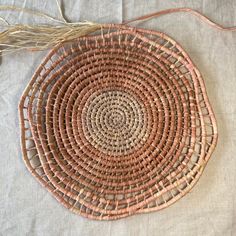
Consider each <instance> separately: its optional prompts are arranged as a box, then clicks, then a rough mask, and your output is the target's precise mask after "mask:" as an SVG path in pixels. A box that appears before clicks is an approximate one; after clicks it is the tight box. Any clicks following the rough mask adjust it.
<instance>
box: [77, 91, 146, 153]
mask: <svg viewBox="0 0 236 236" xmlns="http://www.w3.org/2000/svg"><path fill="white" fill-rule="evenodd" d="M80 119H81V126H82V129H83V132H84V133H85V137H86V139H87V140H88V142H90V143H91V145H92V146H93V147H96V148H97V149H98V150H99V151H101V152H103V153H105V154H108V155H126V154H128V153H130V152H133V151H135V150H137V147H140V146H141V145H143V143H144V142H145V135H146V123H147V121H146V115H145V109H144V105H143V104H142V103H141V104H140V103H139V101H138V100H137V99H136V98H135V97H134V96H132V95H131V94H129V93H127V92H124V91H122V87H120V88H113V89H108V90H105V91H104V90H103V91H101V92H100V91H99V92H95V94H92V95H91V96H90V97H89V98H88V100H87V101H86V103H85V106H84V108H82V114H81V117H80Z"/></svg>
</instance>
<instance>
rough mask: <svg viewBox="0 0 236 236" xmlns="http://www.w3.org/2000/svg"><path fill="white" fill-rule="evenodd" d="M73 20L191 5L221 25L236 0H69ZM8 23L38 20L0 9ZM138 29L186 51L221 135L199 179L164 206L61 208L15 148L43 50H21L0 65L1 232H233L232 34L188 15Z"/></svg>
mask: <svg viewBox="0 0 236 236" xmlns="http://www.w3.org/2000/svg"><path fill="white" fill-rule="evenodd" d="M0 4H1V5H3V4H6V5H12V4H15V5H17V6H21V7H29V8H33V9H38V10H43V11H45V12H48V13H50V14H53V15H55V16H59V13H58V10H57V7H56V2H55V1H46V0H44V1H42V0H40V1H29V0H28V1H26V0H25V1H23V0H18V1H16V0H15V1H13V0H12V1H11V0H0ZM64 5H65V15H66V16H67V18H68V19H70V20H71V21H78V20H85V19H86V20H91V21H97V22H101V23H105V22H106V23H109V22H114V23H121V22H122V20H128V19H133V18H135V17H138V16H141V15H144V14H147V13H150V12H154V11H159V10H163V9H167V8H175V7H191V8H193V9H196V10H198V11H200V12H202V13H204V14H205V15H207V16H208V17H210V18H211V19H212V20H215V21H217V22H219V23H221V24H223V25H228V26H231V25H236V1H234V0H228V1H222V0H215V1H204V0H197V1H196V0H188V1H185V0H179V1H177V0H173V1H161V0H158V1H154V0H148V1H142V0H136V1H134V0H126V1H125V0H124V1H121V0H113V1H109V0H101V1H96V0H70V1H64ZM0 16H5V17H6V19H7V20H8V21H9V22H10V23H20V22H25V23H26V22H28V23H38V22H42V21H43V20H42V19H39V18H37V17H32V16H29V15H26V14H22V13H9V12H0ZM133 25H136V26H137V27H143V28H148V29H154V30H160V31H163V32H165V33H167V34H168V35H169V36H171V37H172V38H173V39H175V40H176V41H177V42H179V43H180V44H181V45H182V47H183V48H184V49H185V50H186V51H187V52H188V53H189V55H190V57H191V58H192V60H193V62H194V63H195V64H196V66H197V67H198V69H199V70H200V72H201V73H202V76H203V78H204V80H205V83H206V87H207V92H208V96H209V99H210V102H211V104H212V106H213V109H214V112H215V114H216V119H217V123H218V130H219V140H218V145H217V147H216V150H215V152H214V153H213V155H212V157H211V159H210V161H209V163H208V165H207V167H206V169H205V171H204V173H203V176H202V177H201V178H200V181H199V183H198V184H197V185H196V186H195V187H194V188H193V189H192V191H191V192H190V193H189V194H187V195H186V196H185V197H184V198H183V199H181V200H179V201H178V202H177V203H175V204H174V205H172V206H170V207H169V208H167V209H165V210H162V211H159V212H154V213H148V214H142V215H134V216H131V217H128V218H124V219H121V220H117V221H107V222H106V221H102V222H99V221H93V220H88V219H85V218H83V217H81V216H79V215H75V214H73V213H71V212H70V211H68V210H67V209H65V208H64V207H63V206H61V205H60V204H59V203H58V202H57V201H56V200H55V199H54V198H53V197H52V196H51V194H50V193H48V192H47V190H45V189H43V188H42V187H41V185H40V184H39V183H38V182H37V181H36V180H35V179H34V178H33V177H32V176H31V175H30V173H29V171H28V170H27V169H26V167H25V165H24V163H23V161H22V154H21V149H20V129H19V120H18V110H17V106H18V102H19V99H20V96H21V94H22V93H23V90H24V88H25V87H26V85H27V84H28V82H29V80H30V79H31V77H32V74H33V73H34V71H35V70H36V68H37V66H38V65H39V64H40V62H41V60H42V59H43V57H44V56H45V55H46V53H47V52H37V53H36V52H35V53H29V52H28V53H27V52H20V53H16V54H13V55H9V56H4V57H2V58H1V65H0V80H1V82H0V235H4V236H7V235H32V236H34V235H40V236H44V235H45V236H47V235H50V236H51V235H52V236H54V235H63V236H64V235H69V236H70V235H83V236H86V235H89V236H90V235H91V236H93V235H104V236H106V235H112V236H123V235H124V236H129V235H134V236H139V235H140V236H143V235H158V236H159V235H160V236H162V235H164V236H170V235H174V236H176V235H177V236H179V235H180V236H185V235H186V236H191V235H193V236H198V235H199V236H211V235H212V236H215V235H217V236H218V235H219V236H220V235H224V236H233V235H236V157H235V153H236V92H235V91H236V66H235V65H236V53H235V52H236V32H221V31H219V30H217V29H213V28H211V27H210V26H208V25H206V24H205V23H203V22H200V21H199V20H197V19H196V18H195V17H194V16H190V15H189V14H188V13H177V14H172V15H168V16H163V17H161V18H158V19H152V20H150V21H145V22H143V23H139V24H133Z"/></svg>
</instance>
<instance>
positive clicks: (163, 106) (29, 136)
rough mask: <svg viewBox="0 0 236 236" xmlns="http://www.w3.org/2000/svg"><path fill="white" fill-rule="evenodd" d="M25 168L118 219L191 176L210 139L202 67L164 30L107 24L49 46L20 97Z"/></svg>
mask: <svg viewBox="0 0 236 236" xmlns="http://www.w3.org/2000/svg"><path fill="white" fill-rule="evenodd" d="M19 108H20V120H21V131H22V132H21V134H22V150H23V156H24V161H25V163H26V165H27V167H28V169H29V170H30V172H31V173H32V174H33V175H34V176H35V177H36V178H37V180H38V181H39V182H40V183H41V184H42V185H43V186H44V187H45V188H47V189H48V190H49V191H50V192H51V193H52V195H53V196H54V197H55V198H56V199H57V200H58V201H59V202H60V203H62V204H63V205H64V206H65V207H67V208H68V209H70V210H72V211H73V212H75V213H79V214H80V215H82V216H85V217H88V218H92V219H99V220H108V219H118V218H122V217H126V216H128V215H132V214H136V213H143V212H150V211H156V210H160V209H162V208H165V207H167V206H169V205H170V204H172V203H174V202H175V201H177V200H178V199H180V198H181V197H183V196H184V195H185V194H186V193H187V192H189V190H190V189H191V188H192V187H193V186H194V184H195V183H196V182H197V181H198V179H199V177H200V175H201V174H202V172H203V169H204V167H205V166H206V164H207V161H208V160H209V158H210V155H211V154H212V152H213V150H214V147H215V145H216V141H217V127H216V121H215V117H214V114H213V112H212V109H211V107H210V104H209V101H208V98H207V95H206V90H205V86H204V83H203V80H202V78H201V75H200V73H199V71H198V70H197V68H196V67H195V66H194V64H193V63H192V61H191V60H190V58H189V56H188V55H187V54H186V52H185V51H184V50H183V49H182V48H181V47H180V45H179V44H178V43H176V42H175V41H174V40H173V39H171V38H170V37H169V36H167V35H166V34H164V33H160V32H157V31H150V30H144V29H137V28H132V27H129V26H125V25H114V24H112V25H111V24H109V25H104V28H103V30H102V34H100V35H90V36H86V37H82V38H78V39H77V40H75V41H73V42H68V43H64V44H61V45H59V46H57V47H56V48H54V49H53V50H52V51H51V52H50V53H49V54H48V56H47V57H46V58H45V60H44V61H43V62H42V64H41V65H40V66H39V68H38V69H37V71H36V72H35V74H34V76H33V78H32V80H31V81H30V83H29V85H28V87H27V88H26V90H25V92H24V94H23V96H22V98H21V101H20V105H19Z"/></svg>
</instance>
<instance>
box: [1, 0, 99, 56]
mask: <svg viewBox="0 0 236 236" xmlns="http://www.w3.org/2000/svg"><path fill="white" fill-rule="evenodd" d="M57 3H58V2H57ZM58 7H59V10H60V15H61V16H62V20H60V19H57V18H55V17H52V16H50V15H48V14H45V13H42V12H39V11H34V10H31V9H28V8H20V7H16V6H0V11H4V10H7V11H22V12H25V13H28V14H32V15H35V16H39V17H43V18H45V19H47V20H51V21H53V22H55V23H57V25H24V24H17V25H9V24H8V22H7V21H6V20H5V19H4V18H3V17H1V18H0V20H1V21H2V22H4V23H5V25H4V28H5V30H4V31H2V32H0V53H3V54H6V53H9V52H14V51H18V50H22V49H28V50H32V51H35V50H45V49H48V48H51V47H53V46H55V45H57V44H58V43H62V42H64V41H68V40H73V39H76V38H78V37H80V36H85V35H87V34H90V33H92V32H95V31H97V30H99V29H100V28H101V25H100V24H98V23H93V22H89V21H85V22H76V23H69V22H67V21H66V19H65V18H64V17H63V14H62V10H61V8H60V6H59V4H58Z"/></svg>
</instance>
